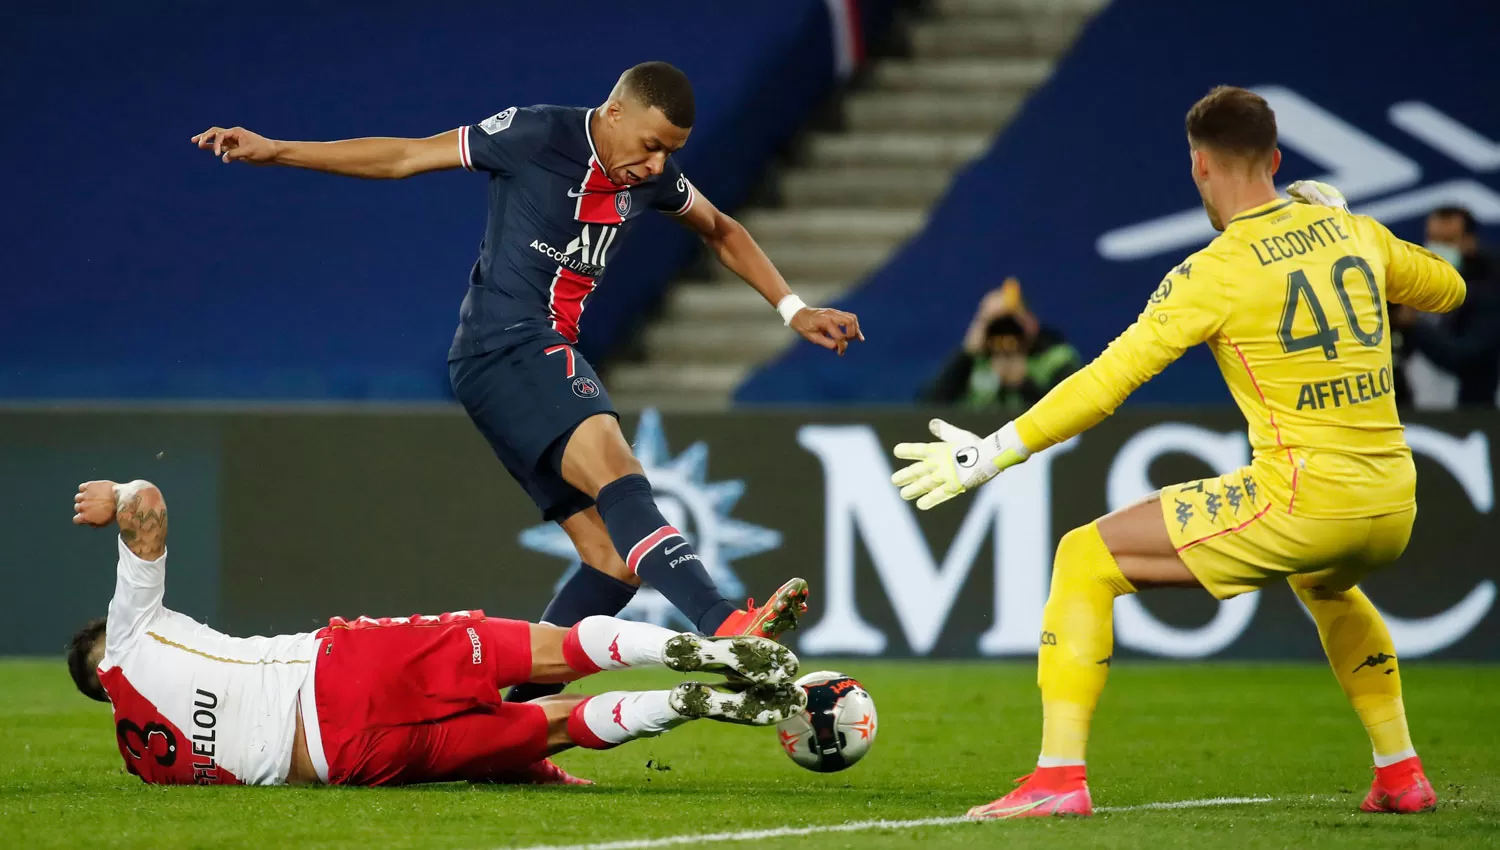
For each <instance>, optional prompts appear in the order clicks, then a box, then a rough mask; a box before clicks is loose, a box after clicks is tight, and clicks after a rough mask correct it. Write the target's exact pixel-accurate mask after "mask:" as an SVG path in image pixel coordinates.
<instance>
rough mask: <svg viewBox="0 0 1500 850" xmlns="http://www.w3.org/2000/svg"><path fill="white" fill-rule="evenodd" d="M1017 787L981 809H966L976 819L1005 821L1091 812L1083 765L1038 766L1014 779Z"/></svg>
mask: <svg viewBox="0 0 1500 850" xmlns="http://www.w3.org/2000/svg"><path fill="white" fill-rule="evenodd" d="M1016 781H1017V782H1019V783H1021V787H1020V788H1017V789H1016V790H1014V791H1012V792H1010V793H1009V794H1006V795H1005V796H1004V797H1001V798H1000V799H998V800H996V801H995V802H993V803H989V804H987V805H983V806H975V807H974V808H972V809H969V817H971V818H974V819H977V820H1002V819H1006V818H1045V817H1061V816H1074V817H1085V818H1086V817H1089V816H1090V815H1092V814H1093V813H1094V803H1093V800H1091V799H1090V798H1089V784H1088V782H1087V781H1086V780H1085V779H1084V768H1083V765H1081V764H1078V765H1069V766H1067V767H1039V768H1037V769H1036V772H1035V773H1032V774H1030V775H1029V776H1023V777H1021V778H1020V779H1017V780H1016Z"/></svg>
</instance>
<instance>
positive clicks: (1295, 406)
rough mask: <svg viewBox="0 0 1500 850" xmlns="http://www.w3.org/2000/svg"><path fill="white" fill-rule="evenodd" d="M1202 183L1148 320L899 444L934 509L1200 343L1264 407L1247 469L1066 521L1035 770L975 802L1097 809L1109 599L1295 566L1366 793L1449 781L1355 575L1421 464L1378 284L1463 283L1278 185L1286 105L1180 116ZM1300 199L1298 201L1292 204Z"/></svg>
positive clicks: (1434, 306) (1338, 209) (1236, 95)
mask: <svg viewBox="0 0 1500 850" xmlns="http://www.w3.org/2000/svg"><path fill="white" fill-rule="evenodd" d="M1187 136H1188V143H1189V146H1190V147H1191V151H1192V173H1193V181H1194V182H1195V183H1196V184H1197V186H1198V191H1199V193H1200V194H1201V195H1202V196H1203V206H1204V208H1205V209H1206V210H1207V212H1208V217H1209V220H1210V222H1212V223H1213V225H1214V228H1215V229H1216V230H1220V231H1222V233H1221V234H1220V235H1219V236H1218V237H1217V238H1215V239H1214V241H1213V242H1211V243H1209V245H1208V247H1206V248H1204V249H1203V250H1201V251H1198V252H1197V253H1195V254H1193V255H1192V256H1190V257H1188V258H1187V259H1186V260H1184V261H1183V262H1182V263H1181V264H1180V265H1178V266H1177V267H1176V268H1174V269H1172V271H1171V272H1170V273H1169V274H1168V275H1167V277H1166V279H1164V280H1163V281H1162V282H1161V285H1160V286H1158V287H1157V289H1156V291H1155V292H1154V293H1153V294H1152V295H1151V297H1150V298H1149V300H1148V302H1147V304H1146V308H1145V310H1144V311H1143V312H1142V313H1141V315H1140V316H1139V318H1137V319H1136V321H1135V323H1134V324H1132V325H1131V326H1130V327H1129V328H1127V329H1126V330H1125V332H1124V333H1122V334H1121V335H1120V336H1119V337H1118V338H1117V339H1115V341H1114V342H1112V343H1110V345H1109V347H1108V348H1106V349H1105V351H1104V352H1103V353H1102V354H1100V355H1099V357H1098V358H1097V359H1096V360H1094V362H1092V363H1090V364H1089V365H1088V366H1087V367H1085V368H1084V369H1082V370H1081V371H1079V372H1077V373H1075V374H1073V375H1072V376H1070V377H1069V378H1068V379H1067V380H1065V381H1064V382H1063V383H1062V384H1060V385H1058V386H1057V387H1056V388H1055V389H1053V390H1052V391H1051V392H1050V393H1048V394H1047V396H1046V397H1045V398H1043V399H1042V400H1041V401H1039V402H1037V404H1036V405H1035V406H1034V407H1032V408H1031V409H1030V410H1029V411H1027V412H1026V413H1025V414H1024V415H1022V416H1021V417H1020V418H1018V419H1016V420H1015V421H1013V422H1011V423H1009V424H1007V425H1006V426H1005V427H1003V428H1001V429H1000V430H999V431H996V432H995V433H994V434H991V435H990V436H988V437H984V438H980V437H978V436H976V435H974V434H971V433H969V432H967V431H963V430H961V429H958V428H954V427H953V426H951V425H948V424H947V423H945V422H942V421H941V420H934V421H933V423H932V429H933V434H934V435H935V436H937V437H938V439H939V440H941V441H942V442H937V443H903V444H901V445H898V446H897V447H896V449H895V453H896V456H897V457H899V458H902V459H905V460H910V461H914V463H912V464H911V465H910V466H908V467H906V468H904V469H902V470H900V471H898V472H897V473H896V474H895V475H894V476H893V479H892V480H893V481H894V482H895V483H896V484H897V485H898V486H900V487H901V488H902V490H901V495H902V496H903V497H904V498H907V499H916V500H918V502H917V504H918V506H919V507H920V508H922V509H924V510H926V509H929V508H932V507H934V506H935V505H938V504H940V503H942V502H944V501H947V500H948V499H951V498H953V497H954V496H956V495H958V494H959V493H962V492H964V491H966V490H970V489H973V488H974V487H977V486H979V485H980V484H983V483H984V482H985V481H988V480H989V479H990V478H992V477H994V476H995V475H996V474H998V473H999V472H1001V471H1002V470H1004V469H1006V468H1007V467H1010V466H1013V465H1015V464H1017V463H1020V462H1022V461H1024V460H1026V458H1027V457H1029V456H1030V455H1031V454H1033V453H1035V452H1039V451H1042V450H1043V449H1046V448H1048V447H1049V446H1053V445H1056V444H1057V443H1060V442H1062V441H1064V440H1067V439H1068V438H1070V437H1072V436H1074V435H1076V434H1080V433H1082V432H1083V431H1085V430H1087V429H1089V428H1091V427H1093V426H1094V425H1096V424H1098V423H1099V422H1100V421H1102V420H1103V419H1104V418H1105V417H1106V416H1108V415H1110V414H1111V413H1112V412H1114V410H1115V408H1116V407H1118V406H1119V405H1120V403H1121V402H1123V401H1124V400H1125V397H1126V396H1128V395H1129V394H1130V393H1131V392H1132V391H1133V390H1135V388H1136V387H1138V386H1140V385H1141V384H1143V383H1145V382H1146V381H1147V380H1149V379H1150V378H1151V377H1153V376H1154V375H1156V374H1157V373H1158V372H1160V371H1161V370H1162V369H1164V368H1166V367H1167V366H1168V365H1169V364H1170V363H1172V361H1174V360H1176V359H1177V358H1178V357H1180V356H1182V354H1183V352H1185V351H1186V350H1187V349H1188V348H1190V347H1192V346H1194V345H1197V344H1199V343H1206V344H1208V346H1209V347H1210V348H1211V349H1212V351H1213V354H1214V358H1215V359H1216V360H1217V361H1218V364H1219V369H1220V370H1221V371H1222V372H1223V373H1224V380H1225V382H1226V383H1227V384H1228V385H1229V390H1230V392H1231V393H1232V394H1233V396H1234V400H1235V402H1236V404H1238V405H1239V408H1240V411H1241V412H1242V413H1244V415H1245V419H1246V420H1247V421H1248V422H1249V425H1250V444H1251V446H1252V448H1253V449H1254V460H1253V461H1252V462H1251V464H1250V465H1249V466H1247V467H1244V468H1242V469H1237V470H1235V471H1233V472H1230V473H1227V474H1225V475H1221V476H1219V477H1217V478H1207V479H1203V480H1201V481H1192V482H1189V483H1186V484H1176V485H1172V486H1169V487H1166V488H1163V489H1162V490H1161V491H1159V492H1158V493H1157V494H1156V495H1154V496H1152V497H1150V498H1149V499H1147V500H1146V501H1144V502H1142V503H1140V504H1137V505H1134V506H1132V507H1129V508H1125V509H1122V510H1119V511H1116V512H1114V513H1112V514H1109V515H1108V516H1105V517H1103V518H1101V519H1099V520H1097V521H1095V522H1092V523H1089V524H1088V525H1086V526H1083V527H1081V528H1075V529H1073V530H1072V531H1070V532H1068V533H1067V534H1066V535H1065V536H1064V537H1063V538H1062V541H1061V542H1060V543H1059V544H1058V547H1057V554H1056V557H1055V560H1054V563H1053V568H1052V589H1051V592H1050V594H1049V596H1048V598H1047V605H1046V608H1045V609H1044V611H1043V614H1042V630H1043V631H1042V639H1041V648H1040V651H1039V653H1038V674H1037V683H1038V684H1039V685H1040V686H1041V690H1042V710H1043V725H1042V750H1041V755H1040V757H1039V758H1038V760H1037V769H1036V771H1035V772H1034V773H1032V774H1031V775H1030V776H1028V777H1026V778H1025V780H1023V781H1022V784H1021V786H1020V787H1018V788H1016V789H1015V790H1014V791H1012V792H1011V793H1010V794H1008V795H1006V796H1004V797H1002V798H1001V799H999V800H996V801H995V802H993V803H990V804H988V805H985V806H978V807H975V808H974V809H972V810H970V812H969V815H970V816H971V817H984V818H1007V817H1019V816H1041V815H1087V814H1090V813H1091V812H1092V804H1091V801H1090V799H1089V790H1088V784H1087V782H1086V781H1085V772H1084V750H1085V747H1086V745H1087V743H1088V734H1089V724H1090V721H1091V719H1092V717H1093V713H1094V707H1095V705H1096V704H1097V703H1098V700H1099V694H1100V692H1101V691H1102V690H1103V689H1104V682H1105V678H1106V677H1107V676H1108V674H1109V665H1108V663H1107V662H1108V659H1109V658H1110V656H1111V655H1112V653H1113V642H1114V637H1113V622H1112V614H1113V603H1114V600H1115V598H1116V597H1118V596H1121V595H1123V594H1127V593H1134V592H1136V591H1137V590H1139V589H1144V588H1153V587H1202V588H1205V589H1206V590H1208V592H1209V593H1212V594H1213V595H1214V596H1216V597H1218V598H1220V599H1227V598H1229V597H1232V596H1235V595H1237V594H1240V593H1245V592H1247V591H1251V590H1255V589H1257V588H1260V587H1264V586H1266V585H1268V584H1271V583H1272V582H1275V581H1279V580H1282V579H1285V580H1286V581H1288V582H1289V583H1290V584H1291V586H1292V589H1293V591H1295V592H1296V594H1297V597H1298V598H1299V599H1301V600H1302V602H1303V604H1304V605H1306V606H1307V609H1308V611H1309V612H1311V614H1312V617H1313V619H1314V620H1316V621H1317V625H1318V634H1319V636H1320V637H1321V638H1322V642H1323V648H1324V650H1325V651H1326V652H1327V654H1328V660H1329V663H1330V664H1331V665H1332V667H1333V673H1334V675H1335V676H1337V677H1338V680H1339V684H1340V685H1342V686H1343V689H1344V693H1345V694H1346V695H1347V696H1348V697H1349V701H1350V702H1351V703H1352V704H1353V706H1354V710H1355V711H1356V712H1357V713H1358V714H1359V716H1360V719H1361V720H1362V721H1363V723H1364V726H1365V728H1366V730H1367V731H1368V732H1369V735H1370V741H1371V744H1372V746H1373V748H1374V754H1375V765H1376V767H1375V781H1374V784H1373V786H1372V788H1371V790H1370V794H1369V796H1367V797H1366V798H1365V801H1364V803H1363V804H1362V806H1361V808H1363V809H1364V810H1365V811H1369V812H1419V811H1429V810H1431V809H1433V808H1434V807H1436V805H1437V797H1436V795H1435V794H1434V793H1433V790H1432V785H1431V783H1430V782H1428V780H1427V777H1426V776H1425V775H1424V774H1423V772H1422V764H1421V762H1420V761H1419V760H1418V758H1417V755H1416V750H1415V749H1414V748H1413V747H1412V743H1411V737H1410V734H1409V733H1408V731H1407V727H1406V714H1405V710H1404V709H1403V707H1402V703H1401V677H1400V674H1399V673H1398V672H1397V664H1396V653H1395V648H1394V647H1393V646H1392V644H1391V637H1390V633H1389V632H1388V631H1387V629H1386V626H1385V623H1384V622H1383V621H1382V620H1381V618H1380V614H1379V613H1378V612H1377V611H1376V610H1375V608H1374V606H1373V605H1371V604H1370V601H1369V599H1367V598H1366V597H1365V595H1364V593H1362V592H1361V591H1360V590H1359V588H1358V587H1356V585H1357V584H1358V583H1359V581H1360V580H1361V579H1362V578H1363V577H1364V576H1365V575H1367V574H1368V573H1370V572H1371V571H1372V570H1376V569H1379V568H1381V567H1384V566H1386V565H1388V564H1390V563H1392V562H1393V561H1395V560H1396V559H1397V558H1398V557H1399V556H1400V555H1401V552H1402V551H1403V550H1404V549H1405V548H1406V544H1407V541H1408V540H1409V539H1410V536H1411V529H1412V522H1413V520H1414V519H1415V518H1416V499H1415V490H1416V471H1415V468H1414V467H1413V465H1412V458H1411V451H1410V449H1408V448H1407V446H1406V443H1405V440H1404V439H1403V437H1402V431H1401V423H1400V421H1399V420H1398V419H1397V416H1396V402H1395V397H1394V396H1393V395H1392V384H1391V380H1392V379H1391V348H1390V335H1389V333H1388V327H1389V323H1388V320H1387V316H1386V308H1385V305H1386V302H1387V301H1390V302H1394V303H1397V304H1407V305H1410V306H1412V307H1415V308H1417V309H1418V310H1424V311H1433V312H1446V311H1449V310H1452V309H1454V308H1456V307H1458V306H1459V305H1460V304H1462V303H1463V300H1464V293H1465V288H1464V281H1463V278H1461V277H1460V276H1459V274H1458V272H1457V271H1455V270H1454V268H1453V267H1452V266H1451V265H1449V264H1448V263H1447V262H1445V261H1444V260H1442V259H1440V258H1438V257H1437V256H1435V255H1433V254H1430V253H1428V252H1427V251H1425V250H1423V249H1422V248H1419V247H1417V246H1415V245H1411V244H1409V243H1407V242H1403V241H1401V240H1399V239H1397V238H1395V237H1394V236H1392V235H1391V233H1390V231H1389V230H1387V229H1386V228H1385V227H1384V226H1382V225H1381V224H1380V223H1378V222H1376V221H1374V220H1373V219H1370V218H1366V217H1363V216H1356V215H1352V214H1350V213H1349V211H1348V210H1347V208H1346V207H1345V205H1344V202H1343V198H1342V196H1341V195H1339V194H1338V192H1337V190H1334V189H1333V188H1332V187H1328V186H1325V185H1322V184H1293V186H1292V187H1291V189H1290V190H1289V191H1290V193H1291V194H1292V196H1293V198H1294V199H1295V200H1287V199H1283V198H1281V197H1279V196H1278V195H1277V193H1276V187H1275V183H1274V180H1273V175H1275V173H1276V169H1277V167H1278V166H1279V165H1280V163H1281V154H1280V152H1279V151H1278V150H1277V148H1276V118H1275V115H1274V114H1273V113H1272V111H1271V109H1270V107H1269V105H1267V103H1266V101H1265V100H1264V99H1262V98H1261V97H1260V96H1259V95H1256V94H1254V93H1253V92H1250V91H1247V90H1245V89H1239V88H1230V87H1222V86H1221V87H1219V88H1216V89H1214V90H1213V91H1211V92H1209V94H1208V95H1207V96H1206V97H1204V98H1203V99H1202V100H1200V101H1199V102H1198V103H1197V104H1195V105H1194V106H1193V108H1192V110H1190V111H1189V112H1188V115H1187ZM1297 201H1301V203H1298V202H1297Z"/></svg>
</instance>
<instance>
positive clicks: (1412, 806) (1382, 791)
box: [1359, 756, 1437, 815]
mask: <svg viewBox="0 0 1500 850" xmlns="http://www.w3.org/2000/svg"><path fill="white" fill-rule="evenodd" d="M1359 807H1360V809H1362V810H1364V811H1367V812H1387V813H1390V814H1398V815H1412V814H1416V813H1418V812H1430V811H1433V810H1434V809H1436V808H1437V792H1435V791H1433V790H1432V783H1431V782H1428V781H1427V774H1425V773H1423V772H1422V760H1421V759H1419V758H1417V757H1416V756H1412V757H1411V758H1409V759H1402V760H1401V761H1398V762H1396V763H1395V764H1392V765H1387V766H1385V767H1377V768H1375V781H1374V782H1373V783H1372V784H1371V785H1370V793H1369V794H1368V795H1366V796H1365V801H1364V802H1363V803H1360V804H1359Z"/></svg>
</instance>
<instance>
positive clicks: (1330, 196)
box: [1286, 180, 1349, 212]
mask: <svg viewBox="0 0 1500 850" xmlns="http://www.w3.org/2000/svg"><path fill="white" fill-rule="evenodd" d="M1286 193H1287V194H1288V195H1291V196H1292V200H1294V201H1296V202H1297V203H1299V204H1316V205H1318V206H1323V207H1338V208H1339V209H1341V210H1343V211H1344V212H1348V211H1349V201H1348V200H1347V199H1345V198H1344V193H1343V192H1340V191H1339V190H1338V189H1336V188H1334V187H1333V186H1331V185H1329V184H1327V183H1319V182H1318V181H1316V180H1298V181H1297V182H1296V183H1293V184H1292V185H1290V186H1288V187H1286Z"/></svg>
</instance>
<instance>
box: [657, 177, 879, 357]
mask: <svg viewBox="0 0 1500 850" xmlns="http://www.w3.org/2000/svg"><path fill="white" fill-rule="evenodd" d="M679 185H680V186H681V187H682V188H683V190H685V191H686V192H687V193H689V195H688V197H687V200H686V201H685V204H686V205H687V206H686V208H685V209H684V210H683V211H682V212H681V213H678V215H679V217H680V218H681V219H682V222H683V224H685V225H687V226H688V227H689V228H691V229H692V230H693V231H694V232H695V233H697V234H698V235H699V236H700V237H702V239H703V241H704V242H705V243H707V245H708V247H709V248H710V249H711V250H712V251H713V252H714V256H716V257H718V258H719V262H721V263H723V264H724V267H725V268H727V269H729V270H730V271H732V272H734V273H735V274H737V275H739V277H740V279H741V280H743V281H745V282H746V283H748V284H750V286H751V287H752V288H754V289H755V291H756V292H759V293H760V294H761V297H762V298H764V299H766V301H767V303H769V304H770V305H771V306H772V307H775V308H776V310H777V312H779V313H781V318H782V320H783V321H785V322H786V324H787V325H788V326H789V327H790V328H791V329H792V330H794V331H796V332H797V333H799V334H801V335H802V337H803V338H804V339H806V340H808V341H809V342H812V343H814V344H817V345H821V346H823V347H824V348H826V349H828V350H830V351H837V352H838V353H839V354H840V355H843V353H844V349H846V348H848V347H849V342H850V341H851V340H856V339H859V340H862V339H864V338H865V336H864V334H862V333H860V330H859V319H858V318H857V317H856V316H855V315H854V314H853V313H846V312H844V311H843V310H831V309H827V308H817V307H808V306H807V305H806V304H804V303H803V302H802V299H800V298H798V297H797V296H796V295H793V294H792V289H791V287H790V286H787V282H786V279H785V278H783V277H782V276H781V272H779V271H777V270H776V266H775V265H774V264H772V262H771V259H770V258H769V257H767V256H766V252H765V251H763V250H761V247H760V245H758V244H757V243H756V241H755V237H753V236H751V235H750V231H748V230H746V229H745V226H744V225H743V224H740V223H739V222H738V221H735V220H734V219H733V218H732V217H730V216H729V215H726V214H725V213H723V212H721V211H720V210H719V208H718V207H715V206H714V205H713V203H712V202H711V201H709V200H708V199H707V198H705V197H703V195H702V194H701V193H699V192H698V191H697V190H696V189H695V188H693V186H692V185H691V184H689V183H687V181H686V178H680V184H679Z"/></svg>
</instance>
